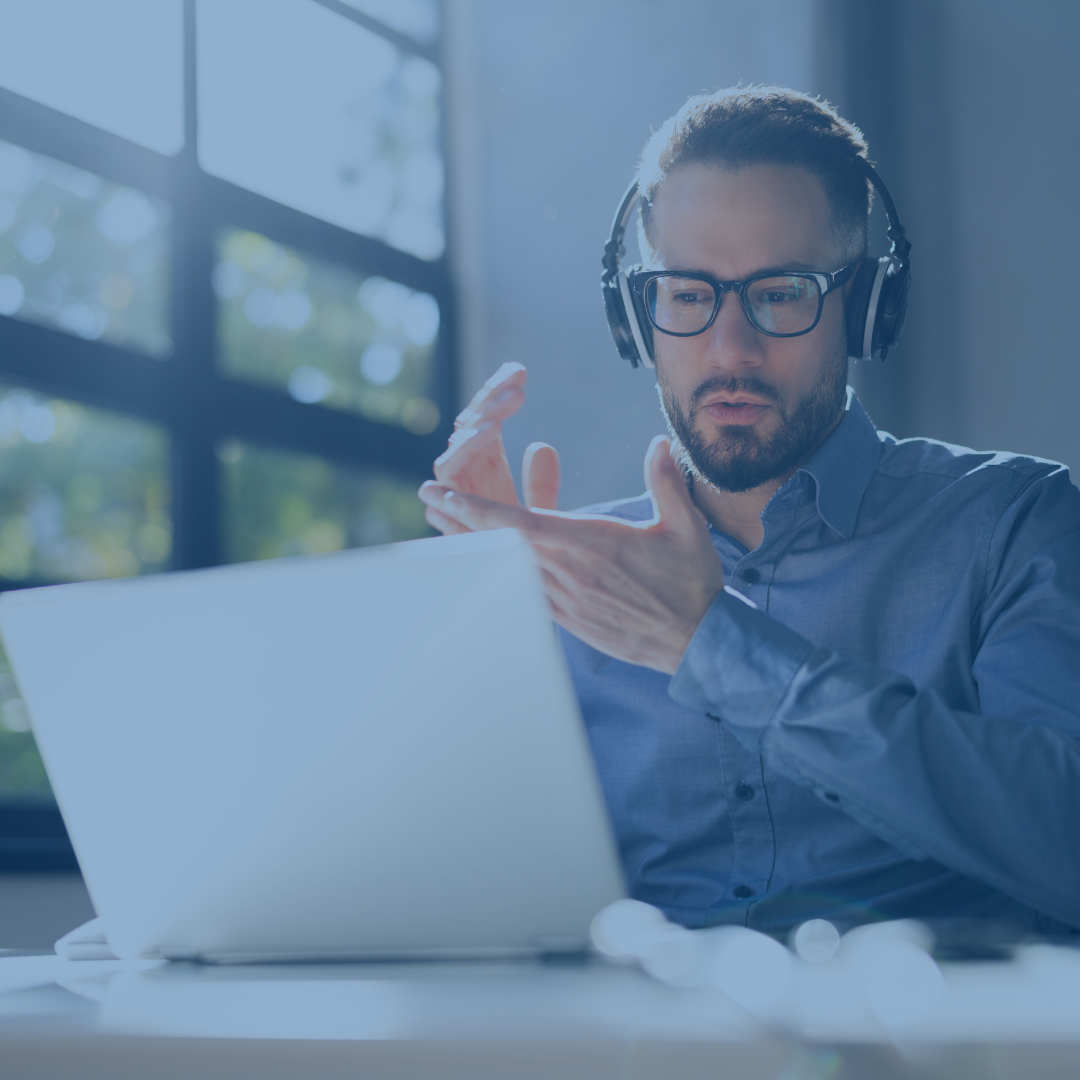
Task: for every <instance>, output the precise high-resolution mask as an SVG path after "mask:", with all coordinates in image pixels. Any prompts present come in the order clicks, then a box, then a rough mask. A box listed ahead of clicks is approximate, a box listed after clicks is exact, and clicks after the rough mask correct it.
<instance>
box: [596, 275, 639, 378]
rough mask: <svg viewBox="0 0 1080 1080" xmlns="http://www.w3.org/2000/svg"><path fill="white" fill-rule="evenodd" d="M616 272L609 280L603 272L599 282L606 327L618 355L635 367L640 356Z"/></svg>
mask: <svg viewBox="0 0 1080 1080" xmlns="http://www.w3.org/2000/svg"><path fill="white" fill-rule="evenodd" d="M618 273H619V271H618V270H616V272H615V276H614V277H613V278H612V280H610V281H608V280H606V279H607V275H606V274H605V275H604V278H605V280H603V281H602V282H601V290H602V292H603V295H604V314H605V315H606V316H607V322H608V329H609V330H610V331H611V337H612V339H613V340H614V342H615V347H616V348H617V349H618V350H619V355H620V356H621V357H622V358H623V359H624V360H629V361H630V363H631V364H632V365H633V366H634V367H637V366H638V364H639V363H640V361H641V358H640V357H639V356H638V350H637V345H636V344H635V343H634V335H633V332H632V331H631V329H630V321H629V319H627V317H626V305H625V304H624V303H623V298H622V294H621V292H620V289H619V278H618Z"/></svg>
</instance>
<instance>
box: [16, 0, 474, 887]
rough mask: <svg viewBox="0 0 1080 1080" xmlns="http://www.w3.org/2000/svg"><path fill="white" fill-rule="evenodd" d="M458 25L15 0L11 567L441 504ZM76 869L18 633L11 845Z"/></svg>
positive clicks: (200, 556)
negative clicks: (451, 73)
mask: <svg viewBox="0 0 1080 1080" xmlns="http://www.w3.org/2000/svg"><path fill="white" fill-rule="evenodd" d="M438 33H439V8H438V0H34V3H32V4H29V3H14V2H4V0H0V589H14V588H25V587H27V586H32V585H41V584H50V583H56V582H65V581H77V580H86V579H90V578H102V577H124V576H129V575H133V574H146V573H155V572H158V571H161V570H168V569H174V570H175V569H186V568H193V567H201V566H211V565H214V564H217V563H221V562H233V561H243V560H249V559H263V558H274V557H277V556H282V555H292V554H303V553H310V552H321V551H332V550H336V549H339V548H342V547H351V546H358V545H364V544H376V543H385V542H387V541H392V540H399V539H407V538H410V537H414V536H418V535H423V534H424V533H425V532H426V531H427V530H426V526H425V523H424V519H423V513H422V508H421V507H420V504H419V503H418V501H417V500H416V498H415V495H414V492H415V489H416V486H417V484H418V483H419V482H420V481H421V480H422V479H423V478H424V477H425V476H426V475H428V473H429V468H430V462H431V460H432V458H433V457H434V456H435V454H436V453H437V452H438V450H439V448H440V447H441V446H442V445H444V444H445V437H446V434H447V427H448V420H449V417H450V415H451V413H452V402H453V400H454V385H453V370H454V367H453V358H452V355H451V341H452V339H451V330H452V324H453V310H452V303H451V294H450V283H449V275H448V269H447V259H446V239H445V236H446V229H445V220H444V214H445V205H446V203H445V196H444V168H443V146H442V123H441V118H442V96H441V84H442V77H441V71H440V66H439V54H438V47H437V43H438ZM66 867H72V868H74V861H73V857H72V855H71V851H70V846H69V845H68V844H67V841H66V838H65V836H64V833H63V828H62V825H61V823H60V820H59V815H58V813H57V811H56V809H55V804H54V803H53V802H52V797H51V793H50V791H49V786H48V781H47V778H46V776H45V773H44V771H43V769H42V767H41V762H40V760H39V758H38V757H37V753H36V750H35V747H34V742H33V735H32V732H31V730H30V729H29V724H28V719H27V716H26V710H25V708H24V707H23V705H22V702H21V700H20V699H19V695H18V687H17V686H16V684H15V681H14V679H13V677H12V674H11V672H10V670H9V668H8V665H7V662H6V660H5V658H4V656H3V652H2V650H0V870H2V869H35V868H37V869H47V868H55V869H61V868H66Z"/></svg>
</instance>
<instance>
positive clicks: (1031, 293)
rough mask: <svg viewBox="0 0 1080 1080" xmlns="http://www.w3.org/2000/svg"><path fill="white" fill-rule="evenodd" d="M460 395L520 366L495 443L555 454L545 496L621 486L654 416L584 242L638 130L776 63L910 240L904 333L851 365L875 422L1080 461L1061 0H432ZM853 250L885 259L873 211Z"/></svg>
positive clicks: (616, 185)
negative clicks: (890, 205)
mask: <svg viewBox="0 0 1080 1080" xmlns="http://www.w3.org/2000/svg"><path fill="white" fill-rule="evenodd" d="M447 9H448V10H447V22H448V26H447V67H448V80H449V81H448V95H449V101H450V112H451V129H450V137H451V153H452V181H453V184H454V197H455V206H454V215H455V222H456V230H455V235H454V243H455V245H456V256H457V277H458V283H459V290H460V295H461V301H462V315H463V325H464V333H463V349H462V379H461V388H462V394H463V396H464V397H466V398H467V397H468V396H469V395H470V394H471V392H472V391H473V389H474V388H475V387H476V386H478V385H479V383H480V382H482V381H483V379H484V378H486V376H487V375H488V374H490V372H491V371H493V370H494V369H495V368H496V367H497V366H498V365H499V363H501V362H502V361H503V360H508V359H513V360H520V361H522V362H523V363H525V364H526V365H528V366H529V368H530V398H529V403H528V405H527V406H526V408H525V410H524V412H523V414H522V416H521V417H520V419H519V420H518V421H517V422H516V423H514V424H512V425H511V427H510V429H509V430H508V433H507V443H508V446H509V448H510V452H511V458H512V460H513V461H515V462H516V461H517V460H519V459H520V454H521V450H522V449H523V448H524V446H525V445H526V444H527V443H528V442H529V441H531V440H532V439H534V438H541V439H546V440H547V441H550V442H552V443H554V444H555V445H557V446H558V447H559V448H560V450H561V451H562V453H563V457H564V468H565V471H566V474H567V475H566V480H565V485H564V499H563V502H562V505H563V506H566V507H570V506H575V505H580V504H582V503H586V502H590V501H595V500H600V499H605V498H614V497H620V496H625V495H630V494H633V493H635V492H637V491H639V490H640V489H641V487H642V483H641V457H642V454H643V452H644V449H645V447H646V445H647V443H648V441H649V439H650V437H651V436H652V435H653V434H655V433H656V432H657V431H660V430H662V422H661V420H660V418H659V413H658V411H657V408H656V401H655V392H654V379H653V377H652V375H651V374H650V373H648V372H644V371H641V370H638V371H631V370H630V369H629V368H628V366H626V365H624V364H623V363H622V362H621V361H619V359H618V357H617V355H616V354H615V352H614V349H613V346H612V345H611V343H610V340H609V338H608V334H607V329H606V326H605V324H604V318H603V313H602V310H601V305H600V300H599V288H598V278H599V269H600V266H599V256H600V252H601V248H602V246H603V241H604V240H605V239H606V236H607V232H608V230H609V228H610V223H611V216H612V214H613V212H614V210H615V206H616V204H617V202H618V199H619V195H620V194H621V193H622V191H623V190H624V188H625V186H626V184H627V183H628V182H629V179H630V177H631V176H632V174H633V171H634V166H635V162H636V159H637V155H638V153H639V152H640V149H641V146H642V145H643V143H644V142H645V140H646V138H647V137H648V134H649V131H650V129H651V128H652V127H655V126H657V125H659V124H660V123H661V122H663V120H665V119H666V118H667V117H668V116H669V115H671V114H672V113H673V112H674V111H675V110H676V109H677V108H678V107H679V106H680V105H681V104H682V102H683V101H684V100H685V98H686V96H687V95H689V94H691V93H697V92H700V91H703V90H710V89H713V88H715V87H718V86H725V85H730V84H732V83H735V82H737V81H738V80H740V79H742V80H744V81H748V82H750V81H776V82H781V83H786V84H788V85H790V86H793V87H796V88H800V89H807V90H809V91H810V92H811V93H822V94H824V95H825V96H826V97H828V98H829V99H830V100H833V101H835V102H836V103H837V104H838V105H839V106H840V109H841V111H842V112H843V113H844V115H846V116H848V117H850V118H851V119H852V120H854V121H855V122H856V123H858V124H859V125H860V126H861V127H862V128H863V130H864V131H865V133H866V135H867V136H868V138H869V140H870V143H871V152H872V156H873V158H874V159H875V160H876V161H877V162H878V164H879V167H880V170H881V172H882V175H883V176H884V177H885V179H886V181H887V182H888V184H889V187H890V189H892V191H893V194H894V196H895V197H896V199H897V202H898V204H899V207H900V210H901V214H902V216H903V219H904V222H905V224H906V225H907V227H908V230H909V235H910V237H911V239H912V241H913V246H914V260H915V261H914V274H915V277H914V289H913V296H912V309H911V316H910V318H909V322H908V327H907V330H906V331H905V335H904V340H903V342H902V343H901V346H900V347H899V348H898V349H897V350H896V351H895V352H894V353H893V354H892V355H891V356H890V357H889V359H888V360H887V361H886V362H885V363H884V364H872V363H863V364H858V365H855V366H854V369H853V372H852V381H853V383H854V384H855V386H856V387H857V389H858V391H859V395H860V398H861V399H862V400H863V402H864V404H865V405H866V406H867V408H868V410H869V412H870V414H871V416H872V417H873V418H874V420H875V422H877V423H878V425H879V426H881V427H883V428H885V429H887V430H890V431H892V432H894V433H895V434H897V435H899V436H909V435H916V434H918V435H930V436H933V437H936V438H941V439H946V440H949V441H955V442H960V443H966V444H969V445H975V446H980V447H995V448H1006V449H1012V450H1018V451H1022V452H1025V453H1032V454H1037V455H1042V456H1049V457H1053V458H1057V459H1059V460H1063V461H1065V462H1066V463H1067V464H1074V465H1076V466H1077V467H1080V424H1077V423H1076V421H1075V419H1074V413H1075V406H1074V402H1075V401H1076V400H1077V399H1078V397H1080V356H1078V355H1077V352H1078V350H1077V346H1076V344H1075V340H1074V337H1073V332H1072V325H1073V322H1074V320H1075V318H1076V316H1075V314H1074V312H1075V310H1076V307H1077V304H1076V301H1075V299H1074V296H1073V293H1074V284H1073V283H1074V279H1075V277H1076V271H1075V268H1074V265H1073V261H1074V256H1073V249H1074V247H1075V245H1076V239H1077V233H1078V226H1080V200H1078V199H1077V198H1076V196H1075V185H1076V177H1077V175H1080V140H1078V139H1077V137H1076V132H1077V131H1078V130H1080V124H1078V121H1080V65H1078V64H1077V63H1076V62H1075V58H1074V55H1073V53H1074V46H1075V42H1076V41H1078V40H1080V4H1077V3H1076V2H1075V0H1029V2H1028V3H1026V4H1024V5H1015V4H1012V3H1008V2H1006V0H906V2H904V3H892V2H889V0H875V2H874V3H866V2H865V0H813V2H810V0H806V2H804V0H780V2H778V3H773V4H769V5H764V4H760V3H752V2H745V3H731V2H728V0H704V2H700V0H687V2H685V3H672V2H669V0H590V2H589V3H586V4H582V3H572V2H569V0H548V2H546V3H544V4H526V3H505V2H500V0H450V2H449V3H448V5H447ZM877 217H878V215H877V214H875V221H874V224H873V244H874V246H875V248H876V249H877V250H878V251H884V250H885V247H886V243H885V240H884V222H883V221H879V220H877Z"/></svg>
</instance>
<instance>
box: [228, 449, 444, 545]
mask: <svg viewBox="0 0 1080 1080" xmlns="http://www.w3.org/2000/svg"><path fill="white" fill-rule="evenodd" d="M218 453H219V456H220V458H221V460H222V462H223V464H224V467H225V484H224V487H225V515H224V517H225V521H224V527H225V552H226V558H227V560H228V561H229V562H246V561H248V560H252V559H274V558H278V557H279V556H283V555H312V554H317V553H319V552H325V551H339V550H341V549H342V548H349V547H366V546H367V545H369V544H385V543H390V542H393V541H397V540H411V539H413V538H414V537H419V536H429V535H431V530H430V529H429V528H428V525H427V522H426V521H425V520H424V507H423V504H422V503H421V502H420V500H419V499H418V498H417V497H416V488H417V486H418V485H417V483H416V482H415V481H403V480H399V479H397V478H396V477H392V476H389V475H387V474H385V473H381V472H378V471H376V470H373V469H363V470H361V469H345V468H341V467H338V466H335V465H332V464H330V462H328V461H324V460H323V459H322V458H317V457H311V456H309V455H306V454H293V453H288V452H286V451H282V450H271V449H267V448H265V447H257V446H252V445H250V444H247V443H241V442H239V441H237V440H230V441H229V442H227V443H225V444H224V445H223V446H222V447H221V448H220V449H219V452H218Z"/></svg>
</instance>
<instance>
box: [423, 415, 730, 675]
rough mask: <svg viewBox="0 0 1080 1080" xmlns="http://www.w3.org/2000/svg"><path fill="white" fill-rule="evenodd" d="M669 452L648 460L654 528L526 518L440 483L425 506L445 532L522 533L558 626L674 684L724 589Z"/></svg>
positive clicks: (540, 515)
mask: <svg viewBox="0 0 1080 1080" xmlns="http://www.w3.org/2000/svg"><path fill="white" fill-rule="evenodd" d="M670 451H671V444H670V442H669V440H668V439H666V438H664V437H663V436H657V438H655V439H653V441H652V445H651V446H650V447H649V452H648V454H647V455H646V458H645V479H646V483H647V484H648V485H649V487H650V489H651V492H652V498H653V503H654V505H655V508H656V513H655V514H654V516H653V518H652V520H651V521H645V522H627V521H621V520H619V519H617V518H609V517H600V516H590V515H574V514H565V513H559V512H558V511H554V510H525V509H523V508H521V507H519V506H510V505H507V504H505V503H500V502H495V501H493V500H491V499H484V498H481V497H480V496H478V495H469V494H464V493H462V492H457V491H454V490H452V489H450V488H448V487H445V486H443V485H441V484H438V483H435V482H433V481H429V482H428V483H426V484H424V485H423V487H421V489H420V497H421V498H422V499H423V500H424V502H425V503H426V504H427V507H428V510H427V519H428V521H429V522H430V523H431V524H432V525H433V526H435V528H437V529H440V530H442V531H443V532H450V531H462V530H464V531H470V532H471V531H475V530H480V529H502V528H513V529H517V530H518V531H519V532H520V533H521V534H522V535H523V536H524V537H525V539H526V540H528V541H529V543H530V544H531V545H532V547H533V550H534V551H535V552H536V556H537V561H538V562H539V564H540V570H541V573H542V574H543V577H544V584H545V588H546V590H547V595H548V600H549V601H550V603H551V608H552V613H553V615H554V617H555V621H556V622H558V623H559V624H560V625H561V626H563V627H565V628H566V629H567V630H569V631H570V633H572V634H574V635H575V636H576V637H578V638H580V639H581V640H582V641H584V642H586V643H587V644H589V645H591V646H592V647H593V648H595V649H599V650H600V651H601V652H604V653H607V654H608V655H609V656H614V657H616V658H617V659H619V660H625V661H626V662H627V663H631V664H640V665H643V666H644V667H650V668H654V669H655V670H657V671H664V672H667V673H668V674H669V675H670V674H674V673H675V670H676V668H677V667H678V666H679V661H680V660H681V659H682V655H683V653H684V652H685V651H686V647H687V645H688V644H689V643H690V638H691V637H692V636H693V634H694V631H695V630H696V629H697V626H698V623H699V622H701V619H702V617H703V616H704V614H705V612H706V611H707V610H708V608H709V605H710V604H711V603H712V601H713V599H714V597H715V596H716V594H717V593H718V592H719V591H720V590H721V589H722V588H723V587H724V575H723V570H722V569H721V566H720V559H719V557H718V556H717V554H716V551H715V549H714V548H713V545H712V541H711V540H710V538H709V530H708V527H707V525H706V524H705V519H704V518H703V517H702V516H701V514H700V513H699V512H698V510H697V508H696V507H695V506H694V504H693V501H692V500H691V498H690V493H689V492H688V491H687V490H686V484H685V482H684V480H683V477H682V474H681V473H680V472H679V469H678V467H677V466H676V464H675V462H674V461H672V459H671V452H670ZM453 525H456V526H458V527H459V528H457V529H452V528H451V526H453Z"/></svg>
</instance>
